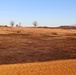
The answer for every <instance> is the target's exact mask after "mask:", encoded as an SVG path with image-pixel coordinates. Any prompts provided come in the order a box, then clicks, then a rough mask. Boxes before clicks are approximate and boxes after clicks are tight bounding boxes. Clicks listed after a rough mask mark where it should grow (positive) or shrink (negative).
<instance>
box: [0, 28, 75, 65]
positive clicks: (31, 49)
mask: <svg viewBox="0 0 76 75" xmlns="http://www.w3.org/2000/svg"><path fill="white" fill-rule="evenodd" d="M56 31H57V32H56ZM3 33H4V34H2V33H1V34H0V64H15V63H31V62H45V61H51V60H63V59H76V31H75V30H74V33H72V32H71V30H62V29H42V28H41V29H40V28H18V29H15V28H6V29H4V31H3Z"/></svg>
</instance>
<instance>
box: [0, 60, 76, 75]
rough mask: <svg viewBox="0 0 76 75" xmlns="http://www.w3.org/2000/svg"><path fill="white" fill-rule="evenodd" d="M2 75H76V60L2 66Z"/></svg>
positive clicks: (0, 69) (0, 68) (0, 73)
mask: <svg viewBox="0 0 76 75" xmlns="http://www.w3.org/2000/svg"><path fill="white" fill-rule="evenodd" d="M0 75H76V60H61V61H49V62H42V63H26V64H14V65H11V64H10V65H1V66H0Z"/></svg>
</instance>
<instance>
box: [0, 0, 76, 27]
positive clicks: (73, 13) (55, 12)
mask: <svg viewBox="0 0 76 75" xmlns="http://www.w3.org/2000/svg"><path fill="white" fill-rule="evenodd" d="M12 20H13V21H14V22H15V24H18V23H19V22H21V25H22V26H33V25H32V23H33V22H34V21H37V22H38V25H39V26H48V27H56V26H61V25H73V24H76V0H0V25H10V21H12Z"/></svg>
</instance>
